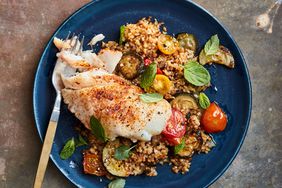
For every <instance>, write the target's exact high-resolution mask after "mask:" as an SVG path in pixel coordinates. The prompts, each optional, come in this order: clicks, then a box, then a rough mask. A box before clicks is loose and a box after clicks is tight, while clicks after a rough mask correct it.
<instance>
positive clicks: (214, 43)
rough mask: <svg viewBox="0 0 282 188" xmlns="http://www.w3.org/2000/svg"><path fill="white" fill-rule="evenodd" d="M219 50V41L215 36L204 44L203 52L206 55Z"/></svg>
mask: <svg viewBox="0 0 282 188" xmlns="http://www.w3.org/2000/svg"><path fill="white" fill-rule="evenodd" d="M218 49H219V39H218V36H217V35H213V36H212V37H211V38H210V40H208V42H207V43H206V44H205V48H204V51H205V53H206V55H213V54H215V53H216V52H217V51H218Z"/></svg>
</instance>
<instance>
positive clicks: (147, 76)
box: [140, 62, 157, 89]
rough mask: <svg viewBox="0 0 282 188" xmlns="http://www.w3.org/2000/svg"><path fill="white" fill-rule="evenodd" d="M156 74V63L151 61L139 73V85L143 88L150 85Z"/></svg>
mask: <svg viewBox="0 0 282 188" xmlns="http://www.w3.org/2000/svg"><path fill="white" fill-rule="evenodd" d="M156 74H157V64H156V63H155V62H153V63H151V64H150V65H149V66H148V67H147V68H146V69H145V71H144V73H143V74H142V75H141V82H140V86H141V87H142V88H144V89H145V88H148V87H150V86H151V85H152V84H153V82H154V79H155V77H156Z"/></svg>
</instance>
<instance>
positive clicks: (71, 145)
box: [60, 138, 75, 160]
mask: <svg viewBox="0 0 282 188" xmlns="http://www.w3.org/2000/svg"><path fill="white" fill-rule="evenodd" d="M74 151H75V142H74V138H72V139H70V140H68V141H67V143H66V144H65V146H64V148H63V149H62V151H61V153H60V157H61V159H63V160H65V159H68V158H69V157H70V156H72V154H73V153H74Z"/></svg>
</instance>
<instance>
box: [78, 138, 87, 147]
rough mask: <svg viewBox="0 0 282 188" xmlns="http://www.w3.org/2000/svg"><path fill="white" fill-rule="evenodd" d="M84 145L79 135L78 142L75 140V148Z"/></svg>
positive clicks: (84, 142)
mask: <svg viewBox="0 0 282 188" xmlns="http://www.w3.org/2000/svg"><path fill="white" fill-rule="evenodd" d="M84 145H88V143H87V142H86V141H85V140H84V138H83V137H82V136H81V135H79V136H78V140H76V142H75V146H76V147H79V146H84Z"/></svg>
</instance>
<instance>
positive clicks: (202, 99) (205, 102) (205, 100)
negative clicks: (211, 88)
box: [199, 92, 211, 109]
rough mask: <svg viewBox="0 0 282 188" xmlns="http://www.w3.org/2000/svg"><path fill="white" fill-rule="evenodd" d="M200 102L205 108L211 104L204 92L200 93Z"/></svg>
mask: <svg viewBox="0 0 282 188" xmlns="http://www.w3.org/2000/svg"><path fill="white" fill-rule="evenodd" d="M199 104H200V106H201V108H203V109H207V108H208V107H209V106H210V104H211V103H210V99H209V98H208V96H207V95H206V94H204V93H202V92H201V93H200V95H199Z"/></svg>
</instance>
